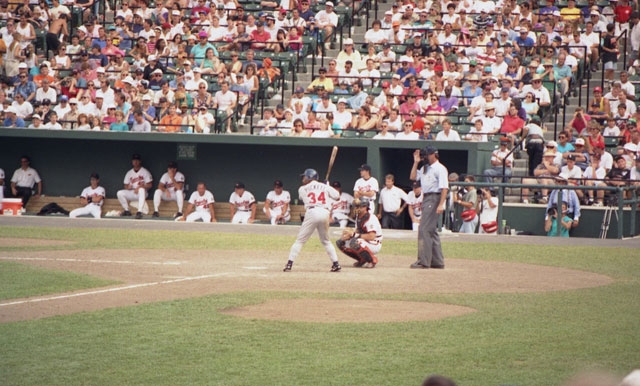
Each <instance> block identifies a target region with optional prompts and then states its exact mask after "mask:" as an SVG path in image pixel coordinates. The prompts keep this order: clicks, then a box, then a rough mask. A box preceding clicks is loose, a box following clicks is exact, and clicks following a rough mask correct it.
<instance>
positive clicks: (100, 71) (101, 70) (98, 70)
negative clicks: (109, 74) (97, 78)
mask: <svg viewBox="0 0 640 386" xmlns="http://www.w3.org/2000/svg"><path fill="white" fill-rule="evenodd" d="M96 72H97V73H99V74H104V73H105V72H106V70H105V69H104V67H98V68H96Z"/></svg>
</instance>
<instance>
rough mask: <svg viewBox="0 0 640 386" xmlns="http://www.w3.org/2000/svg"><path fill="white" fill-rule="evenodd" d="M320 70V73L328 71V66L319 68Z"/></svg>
mask: <svg viewBox="0 0 640 386" xmlns="http://www.w3.org/2000/svg"><path fill="white" fill-rule="evenodd" d="M318 72H319V73H320V72H327V68H326V67H320V68H319V69H318Z"/></svg>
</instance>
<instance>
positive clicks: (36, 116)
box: [7, 109, 42, 120]
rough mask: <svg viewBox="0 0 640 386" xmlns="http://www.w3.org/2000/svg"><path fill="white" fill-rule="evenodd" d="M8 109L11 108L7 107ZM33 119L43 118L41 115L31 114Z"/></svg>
mask: <svg viewBox="0 0 640 386" xmlns="http://www.w3.org/2000/svg"><path fill="white" fill-rule="evenodd" d="M7 110H9V109H7ZM31 119H40V120H42V118H40V115H38V114H33V115H32V116H31Z"/></svg>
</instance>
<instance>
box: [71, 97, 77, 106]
mask: <svg viewBox="0 0 640 386" xmlns="http://www.w3.org/2000/svg"><path fill="white" fill-rule="evenodd" d="M69 103H70V104H72V105H73V104H76V105H77V104H78V99H76V98H71V99H69Z"/></svg>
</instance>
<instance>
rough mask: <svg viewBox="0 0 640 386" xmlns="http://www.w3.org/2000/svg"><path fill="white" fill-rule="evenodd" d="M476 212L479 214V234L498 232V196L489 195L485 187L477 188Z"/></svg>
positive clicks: (489, 192)
mask: <svg viewBox="0 0 640 386" xmlns="http://www.w3.org/2000/svg"><path fill="white" fill-rule="evenodd" d="M477 194H478V199H477V203H476V212H477V213H478V214H479V215H480V228H478V233H480V234H496V233H497V232H498V223H497V221H496V219H497V218H498V198H497V197H493V196H491V191H490V190H489V189H487V188H482V189H478V192H477Z"/></svg>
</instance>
